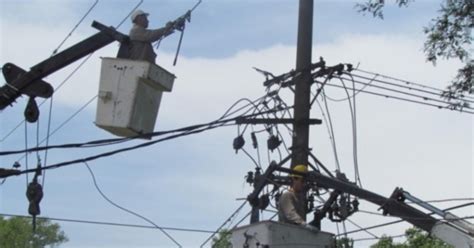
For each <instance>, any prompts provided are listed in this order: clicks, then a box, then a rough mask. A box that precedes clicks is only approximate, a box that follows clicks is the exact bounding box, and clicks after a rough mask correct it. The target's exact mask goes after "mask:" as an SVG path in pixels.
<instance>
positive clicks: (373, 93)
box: [316, 81, 474, 114]
mask: <svg viewBox="0 0 474 248" xmlns="http://www.w3.org/2000/svg"><path fill="white" fill-rule="evenodd" d="M316 82H317V81H316ZM317 83H320V82H317ZM327 85H328V86H331V87H336V88H341V89H344V87H343V86H339V85H336V84H327ZM348 89H353V88H348ZM360 92H363V93H366V94H370V95H375V96H381V97H385V98H392V99H395V100H400V101H405V102H411V103H418V104H421V105H426V106H431V107H436V108H438V109H448V110H452V111H459V112H461V113H468V114H474V112H471V111H466V110H462V109H461V110H458V109H455V108H452V107H449V106H442V105H436V104H432V103H427V102H422V101H417V100H412V99H408V98H403V97H398V96H391V95H386V94H382V93H378V92H373V91H367V90H362V91H360Z"/></svg>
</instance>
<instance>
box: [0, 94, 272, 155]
mask: <svg viewBox="0 0 474 248" xmlns="http://www.w3.org/2000/svg"><path fill="white" fill-rule="evenodd" d="M91 100H93V99H91ZM90 102H91V101H90ZM272 111H274V110H269V111H265V112H261V113H256V114H252V115H247V116H243V115H239V116H237V117H234V118H229V119H222V118H219V119H218V120H215V121H212V122H208V123H204V124H196V125H192V126H187V127H183V128H178V129H173V130H168V131H161V132H153V133H148V134H140V135H137V136H133V137H125V138H115V139H102V140H94V141H88V142H84V143H70V144H62V145H53V146H43V147H36V148H30V149H25V150H15V151H3V152H0V156H5V155H12V154H20V153H24V152H28V153H29V152H35V151H42V150H48V149H65V148H83V147H84V148H90V147H97V146H103V145H112V144H118V143H122V142H127V141H130V140H136V139H138V138H142V137H150V138H151V137H157V136H161V135H165V134H171V133H175V132H185V131H191V130H195V129H199V128H203V127H209V126H213V125H220V124H225V123H227V122H231V121H235V120H237V119H238V118H242V117H246V118H248V117H254V116H258V115H262V114H265V113H269V112H272ZM78 112H80V111H77V112H76V113H75V114H77V113H78ZM71 118H72V117H70V119H71ZM64 123H65V122H63V124H64ZM63 124H61V125H60V127H58V128H57V129H55V130H54V131H53V133H54V132H56V131H57V130H58V129H60V128H61V127H62V126H63Z"/></svg>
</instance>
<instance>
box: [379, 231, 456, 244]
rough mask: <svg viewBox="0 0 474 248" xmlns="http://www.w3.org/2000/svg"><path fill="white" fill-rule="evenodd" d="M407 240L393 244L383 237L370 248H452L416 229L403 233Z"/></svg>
mask: <svg viewBox="0 0 474 248" xmlns="http://www.w3.org/2000/svg"><path fill="white" fill-rule="evenodd" d="M405 236H406V238H407V240H406V242H404V243H394V242H393V239H392V238H391V237H387V236H383V237H382V238H381V239H380V240H379V241H378V242H377V243H375V244H374V245H372V246H370V247H371V248H452V246H450V245H448V244H446V243H444V242H443V241H441V240H439V239H437V238H433V237H430V236H429V235H428V234H427V233H426V232H424V231H422V230H420V229H418V228H409V229H407V230H406V231H405Z"/></svg>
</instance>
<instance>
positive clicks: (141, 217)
mask: <svg viewBox="0 0 474 248" xmlns="http://www.w3.org/2000/svg"><path fill="white" fill-rule="evenodd" d="M84 164H85V165H86V167H87V169H88V170H89V173H90V174H91V177H92V180H93V182H94V186H95V188H96V189H97V191H98V192H99V194H100V195H101V196H102V197H103V198H104V199H105V200H106V201H107V202H108V203H110V204H111V205H113V206H114V207H116V208H118V209H120V210H122V211H125V212H127V213H129V214H132V215H134V216H136V217H138V218H140V219H142V220H144V221H146V222H148V223H150V224H152V225H153V226H154V227H156V228H158V229H159V230H160V231H161V232H162V233H163V234H164V235H165V236H166V237H168V238H169V239H170V240H171V241H173V243H175V244H176V245H177V246H178V247H182V246H181V245H180V244H179V243H178V242H177V241H176V240H175V239H174V238H173V237H171V235H169V234H168V233H167V232H166V231H165V230H164V229H163V228H161V227H160V226H158V225H157V224H155V223H154V222H153V221H151V220H150V219H148V218H146V217H144V216H143V215H140V214H137V213H135V212H133V211H131V210H129V209H126V208H124V207H122V206H120V205H118V204H117V203H115V202H113V201H112V200H110V199H109V198H108V197H107V196H106V195H105V194H104V193H103V192H102V190H101V189H100V187H99V185H98V184H97V180H96V178H95V175H94V172H93V171H92V169H91V168H90V167H89V164H87V162H85V161H84Z"/></svg>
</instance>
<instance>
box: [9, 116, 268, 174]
mask: <svg viewBox="0 0 474 248" xmlns="http://www.w3.org/2000/svg"><path fill="white" fill-rule="evenodd" d="M260 114H262V113H257V114H255V115H260ZM255 115H249V116H255ZM249 116H246V117H249ZM241 117H242V116H239V117H235V118H231V119H226V120H221V121H217V122H216V121H215V122H212V124H211V125H209V126H208V127H206V128H201V129H196V130H193V131H187V132H183V133H179V134H175V135H170V136H168V137H165V138H161V139H158V140H154V141H149V142H145V143H142V144H138V145H135V146H130V147H126V148H121V149H116V150H113V151H110V152H105V153H100V154H97V155H94V156H90V157H86V158H80V159H76V160H71V161H66V162H61V163H57V164H53V165H47V166H43V167H42V168H41V170H49V169H57V168H60V167H64V166H67V165H72V164H76V163H81V162H85V161H92V160H96V159H99V158H102V157H108V156H112V155H114V154H117V153H121V152H125V151H130V150H135V149H139V148H143V147H147V146H150V145H154V144H156V143H159V142H163V141H166V140H170V139H175V138H178V137H181V136H187V135H191V134H195V133H200V132H203V131H207V130H210V129H214V128H218V127H221V126H224V125H225V124H226V123H227V122H230V121H235V120H236V119H238V118H241ZM231 125H234V124H231ZM36 171H37V170H36V169H30V170H23V171H20V172H19V173H18V174H15V175H21V174H25V173H33V172H36ZM10 176H12V175H6V176H5V177H10Z"/></svg>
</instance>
